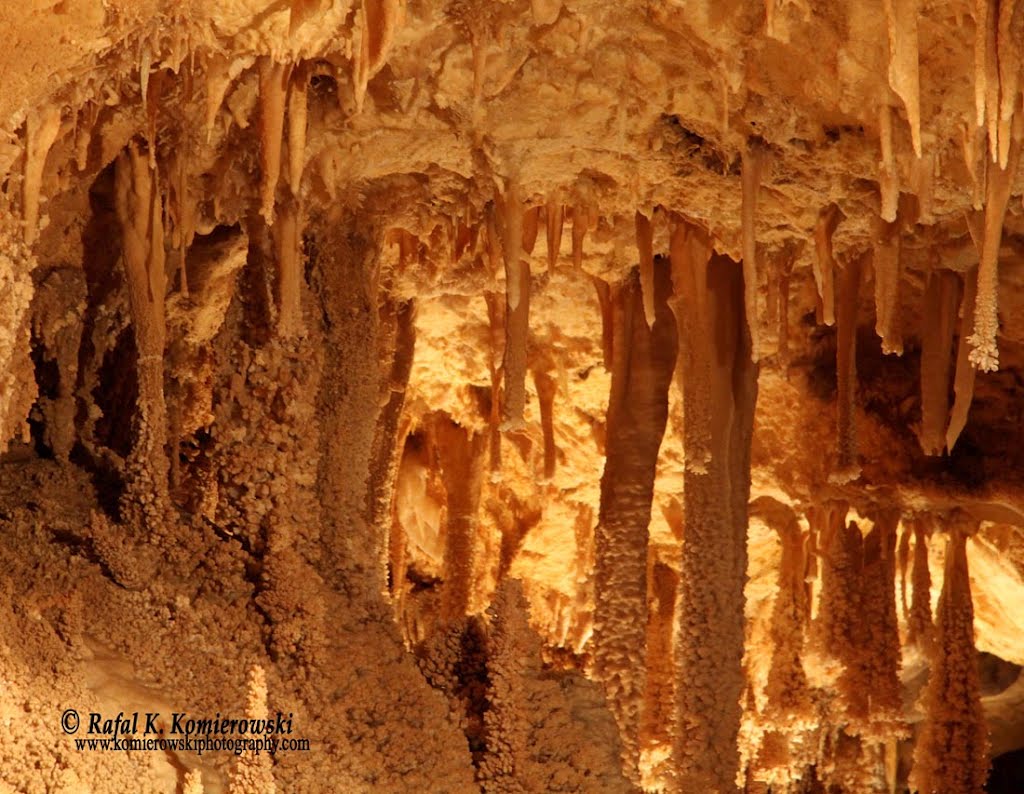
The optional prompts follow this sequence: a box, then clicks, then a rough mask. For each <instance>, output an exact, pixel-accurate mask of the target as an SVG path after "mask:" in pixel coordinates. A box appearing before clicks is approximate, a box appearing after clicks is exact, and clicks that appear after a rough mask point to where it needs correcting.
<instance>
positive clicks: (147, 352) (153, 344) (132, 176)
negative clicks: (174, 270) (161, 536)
mask: <svg viewBox="0 0 1024 794" xmlns="http://www.w3.org/2000/svg"><path fill="white" fill-rule="evenodd" d="M114 176H115V197H116V200H115V209H116V212H117V218H118V221H119V222H120V224H121V235H122V238H121V247H122V262H123V264H124V272H125V281H126V282H127V285H128V302H129V307H130V310H131V317H132V325H133V328H134V331H135V345H136V348H137V350H138V382H139V394H138V415H137V420H136V439H135V443H134V445H133V447H132V452H131V460H130V463H131V466H130V468H129V470H130V471H132V472H133V474H132V478H133V479H131V480H130V481H129V483H128V486H127V488H126V492H125V500H124V502H125V509H126V512H127V513H128V515H129V516H130V518H131V519H133V520H136V521H139V522H141V523H143V524H144V525H145V528H146V529H147V530H148V531H150V532H157V531H162V529H163V517H164V513H165V511H166V507H167V472H168V460H167V455H166V454H165V452H164V448H165V445H166V442H167V406H166V404H165V402H164V345H165V342H166V338H167V330H166V324H165V319H164V296H165V294H166V291H167V277H166V273H165V271H164V233H163V224H162V218H163V204H162V201H161V195H160V190H159V184H158V176H157V174H156V172H154V171H151V170H150V169H149V168H148V167H147V165H146V164H145V162H144V161H143V155H141V154H140V152H139V150H138V147H137V146H136V145H135V144H134V143H132V144H130V145H129V147H128V149H127V150H126V151H124V152H122V153H121V154H120V155H119V157H118V158H117V164H116V167H115V171H114Z"/></svg>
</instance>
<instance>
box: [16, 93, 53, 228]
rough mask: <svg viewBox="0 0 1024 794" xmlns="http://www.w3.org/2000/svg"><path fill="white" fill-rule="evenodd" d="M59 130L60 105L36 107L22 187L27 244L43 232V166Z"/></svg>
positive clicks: (29, 128) (30, 120)
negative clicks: (41, 192) (40, 197)
mask: <svg viewBox="0 0 1024 794" xmlns="http://www.w3.org/2000/svg"><path fill="white" fill-rule="evenodd" d="M59 131H60V107H59V106H56V105H49V106H47V107H45V108H43V109H42V110H41V111H32V112H30V113H29V114H28V118H27V119H26V120H25V177H24V181H23V182H22V188H21V189H22V214H23V215H24V218H25V245H28V246H31V245H32V244H33V243H34V242H35V241H36V236H37V235H38V234H39V192H40V190H41V189H42V184H43V168H44V167H45V166H46V155H47V154H49V152H50V147H52V146H53V144H54V141H56V140H57V133H58V132H59Z"/></svg>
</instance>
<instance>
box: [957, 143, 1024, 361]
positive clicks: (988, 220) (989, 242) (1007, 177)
mask: <svg viewBox="0 0 1024 794" xmlns="http://www.w3.org/2000/svg"><path fill="white" fill-rule="evenodd" d="M1014 132H1015V137H1014V140H1013V142H1012V145H1011V146H1010V151H1009V165H1008V166H1007V168H1005V169H1000V168H993V167H991V166H990V167H989V168H988V169H987V171H986V173H985V233H984V236H983V239H982V245H981V259H980V261H979V263H978V297H977V302H976V303H975V307H974V334H973V335H972V336H971V338H970V343H971V347H972V348H973V349H972V350H971V352H970V354H969V358H970V361H971V363H972V364H973V365H974V366H975V367H976V368H977V369H980V370H982V371H983V372H994V371H995V370H996V369H998V368H999V347H998V343H997V341H996V336H997V334H998V332H999V246H1000V244H1001V242H1002V237H1003V218H1004V217H1005V216H1006V207H1007V204H1008V203H1009V201H1010V190H1011V188H1012V187H1013V178H1014V176H1015V175H1016V173H1017V161H1018V160H1019V155H1020V141H1019V139H1018V136H1017V132H1018V131H1017V129H1016V127H1015V129H1014Z"/></svg>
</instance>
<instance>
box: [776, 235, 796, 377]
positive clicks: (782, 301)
mask: <svg viewBox="0 0 1024 794" xmlns="http://www.w3.org/2000/svg"><path fill="white" fill-rule="evenodd" d="M801 247H802V246H801ZM798 253H799V248H798V247H797V246H796V245H792V244H787V245H786V247H785V248H784V249H783V251H782V253H781V254H780V258H779V265H778V269H777V271H778V279H779V286H778V295H777V298H778V301H779V306H778V309H777V319H778V331H777V335H778V355H779V363H780V364H781V365H782V366H783V367H785V366H786V365H787V364H788V363H789V281H790V278H791V277H792V275H793V265H794V264H795V263H796V258H797V255H798Z"/></svg>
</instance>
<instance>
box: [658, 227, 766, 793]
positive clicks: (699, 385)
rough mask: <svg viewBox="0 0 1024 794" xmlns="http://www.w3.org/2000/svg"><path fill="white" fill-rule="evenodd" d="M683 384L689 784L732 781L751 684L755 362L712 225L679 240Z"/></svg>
mask: <svg viewBox="0 0 1024 794" xmlns="http://www.w3.org/2000/svg"><path fill="white" fill-rule="evenodd" d="M670 250H671V256H672V277H673V278H672V280H673V285H674V294H675V304H674V306H673V310H674V312H675V313H676V318H677V321H678V323H679V349H680V355H679V362H678V366H677V372H678V376H677V377H678V378H679V384H680V386H681V389H682V394H683V414H684V421H683V448H684V450H685V453H686V462H685V466H686V468H685V470H684V482H683V499H684V512H685V515H686V532H685V538H684V542H683V551H682V559H681V566H680V577H679V593H680V594H679V601H678V613H677V620H678V621H679V625H678V634H677V646H676V649H677V650H676V652H677V661H676V681H677V686H676V730H675V748H674V761H675V764H676V768H677V783H678V785H679V787H680V790H682V791H721V792H725V791H733V790H734V788H735V785H736V778H737V774H738V772H739V762H740V759H739V751H738V747H737V738H738V733H739V727H740V716H741V712H740V697H741V696H742V694H743V688H744V674H743V664H742V662H743V647H744V617H743V609H744V597H743V584H744V581H745V576H746V566H747V551H746V549H747V547H746V530H747V502H748V500H749V496H750V441H751V435H752V431H753V415H754V404H755V402H756V398H757V366H756V365H755V364H754V363H753V362H752V360H751V357H750V352H751V350H750V339H749V335H748V330H747V321H746V318H745V317H744V310H743V307H744V300H743V295H744V290H743V271H742V267H741V266H740V265H739V264H738V263H736V262H733V261H732V260H730V259H728V258H726V257H722V256H715V257H710V252H711V245H710V240H709V238H708V236H707V235H706V233H704V232H702V231H701V230H699V229H695V228H693V227H684V226H683V224H680V225H678V226H677V227H676V229H675V230H673V235H672V240H671V243H670Z"/></svg>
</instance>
